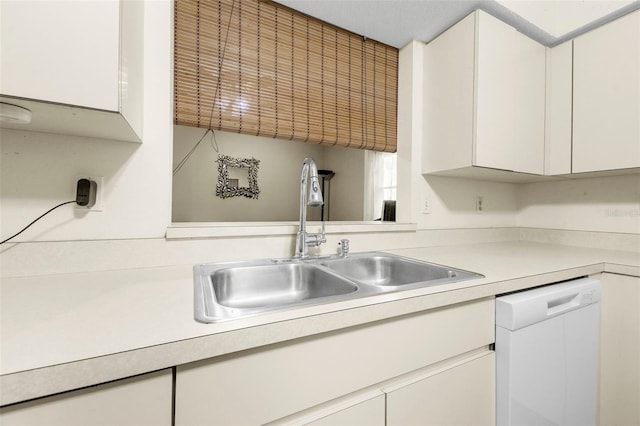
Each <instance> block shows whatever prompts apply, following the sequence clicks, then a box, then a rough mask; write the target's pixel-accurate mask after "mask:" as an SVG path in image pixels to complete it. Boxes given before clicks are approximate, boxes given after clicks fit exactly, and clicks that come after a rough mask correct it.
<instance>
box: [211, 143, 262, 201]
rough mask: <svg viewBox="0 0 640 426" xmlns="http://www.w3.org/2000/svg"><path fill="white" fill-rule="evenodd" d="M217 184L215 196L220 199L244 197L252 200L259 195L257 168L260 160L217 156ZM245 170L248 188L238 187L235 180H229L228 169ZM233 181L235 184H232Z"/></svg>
mask: <svg viewBox="0 0 640 426" xmlns="http://www.w3.org/2000/svg"><path fill="white" fill-rule="evenodd" d="M216 162H217V163H218V183H217V184H216V195H217V196H218V197H220V198H231V197H245V198H251V199H254V200H257V199H258V196H259V195H260V188H259V187H258V168H259V166H260V160H256V159H255V158H236V157H231V156H228V155H223V154H218V159H217V160H216ZM232 167H233V168H238V169H247V172H248V178H249V186H238V180H237V179H230V178H229V169H230V168H232ZM234 181H235V182H234Z"/></svg>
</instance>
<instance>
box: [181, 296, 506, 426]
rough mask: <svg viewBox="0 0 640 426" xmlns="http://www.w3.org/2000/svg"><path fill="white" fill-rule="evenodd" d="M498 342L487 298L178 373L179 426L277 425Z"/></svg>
mask: <svg viewBox="0 0 640 426" xmlns="http://www.w3.org/2000/svg"><path fill="white" fill-rule="evenodd" d="M493 341H494V300H493V298H487V299H481V300H478V301H472V302H467V303H462V304H457V305H452V306H447V307H445V308H439V309H433V310H429V311H425V312H420V313H416V314H411V315H405V316H402V317H398V318H392V319H389V320H385V321H378V322H376V323H372V324H368V325H364V326H359V327H352V328H348V329H345V330H340V331H336V332H332V333H325V334H322V335H319V336H314V337H310V338H304V339H298V340H294V341H291V342H286V343H282V344H277V345H272V346H267V347H264V348H260V349H255V350H249V351H244V352H240V353H238V354H230V355H226V356H223V357H219V358H214V359H211V360H204V361H199V362H195V363H192V364H187V365H183V366H178V369H177V375H176V410H175V420H176V425H178V426H184V425H230V424H264V423H267V422H272V421H275V420H277V419H282V418H284V417H286V416H291V415H293V414H294V413H299V412H301V411H303V410H308V409H311V408H312V407H316V406H318V405H320V404H325V403H327V402H328V401H331V400H334V399H336V398H342V397H345V396H347V395H349V394H352V393H354V392H360V391H362V390H363V389H367V388H370V387H375V386H376V385H378V384H380V383H382V382H385V381H387V380H390V379H393V378H396V377H398V376H401V375H403V374H407V373H409V372H412V371H414V370H417V369H421V368H424V367H425V366H429V365H431V364H435V363H438V362H440V361H443V360H445V359H449V358H452V357H455V356H458V355H459V354H463V353H466V352H469V351H472V350H476V349H477V348H481V347H486V346H487V345H489V344H491V343H492V342H493Z"/></svg>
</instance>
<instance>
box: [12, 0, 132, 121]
mask: <svg viewBox="0 0 640 426" xmlns="http://www.w3.org/2000/svg"><path fill="white" fill-rule="evenodd" d="M119 11H120V9H119V2H118V1H86V2H83V1H70V0H62V1H44V0H40V1H3V2H0V16H1V17H0V20H1V25H0V28H1V37H0V39H1V41H0V43H1V44H0V52H2V53H1V56H2V57H1V59H2V60H1V61H0V64H1V65H0V91H1V92H2V94H3V95H9V96H16V97H20V98H28V99H38V100H44V101H48V102H55V103H61V104H68V105H76V106H85V107H91V108H96V109H102V110H109V111H117V110H118V97H119V75H118V74H119V71H118V70H119Z"/></svg>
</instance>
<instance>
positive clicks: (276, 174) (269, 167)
mask: <svg viewBox="0 0 640 426" xmlns="http://www.w3.org/2000/svg"><path fill="white" fill-rule="evenodd" d="M203 133H204V129H199V128H196V127H186V126H175V127H174V152H173V158H174V165H175V164H176V163H177V162H179V161H180V160H181V159H182V158H183V157H184V155H185V154H186V153H187V152H188V151H189V150H190V149H191V148H192V147H193V146H194V144H195V143H196V142H197V141H198V140H199V139H200V138H201V137H202V134H203ZM216 140H217V142H218V148H219V153H220V154H224V155H229V156H231V157H238V158H252V157H253V158H255V159H257V160H260V166H259V168H258V186H259V188H260V195H259V197H258V199H257V200H254V199H250V198H245V197H231V198H220V197H218V196H216V183H217V181H218V163H217V162H216V160H217V158H218V153H217V152H216V151H215V150H214V149H213V147H212V145H211V138H210V136H207V137H206V138H205V140H203V142H202V143H201V144H200V145H199V146H198V148H197V149H196V151H195V152H194V154H193V155H192V156H191V158H190V159H189V160H188V162H187V163H185V166H184V167H183V168H182V169H180V171H178V172H177V173H176V175H175V176H174V178H173V209H172V221H173V222H237V221H240V222H250V221H292V220H298V215H299V192H300V171H301V168H302V163H303V162H304V159H305V157H312V158H313V159H314V160H315V162H316V164H317V166H318V167H319V168H322V166H323V164H324V157H325V152H324V148H323V147H322V146H320V145H314V144H304V143H299V142H291V141H286V140H279V139H273V138H265V137H256V136H250V135H241V134H237V133H228V132H219V131H216Z"/></svg>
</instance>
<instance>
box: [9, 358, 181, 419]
mask: <svg viewBox="0 0 640 426" xmlns="http://www.w3.org/2000/svg"><path fill="white" fill-rule="evenodd" d="M172 398H173V395H172V373H171V370H163V371H159V372H157V373H151V374H145V375H144V376H138V377H133V378H130V379H125V380H119V381H116V382H112V383H108V384H104V385H99V386H95V387H91V388H86V389H81V390H77V391H72V392H67V393H63V394H60V395H56V396H50V397H46V398H40V399H36V400H33V401H29V402H24V403H20V404H15V405H9V406H6V407H2V408H0V424H2V425H3V426H12V425H43V426H45V425H46V426H75V425H77V426H86V425H91V426H100V425H104V426H111V425H119V426H126V425H131V426H144V425H148V426H162V425H167V426H169V425H171V405H172Z"/></svg>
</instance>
